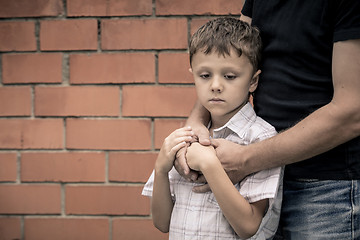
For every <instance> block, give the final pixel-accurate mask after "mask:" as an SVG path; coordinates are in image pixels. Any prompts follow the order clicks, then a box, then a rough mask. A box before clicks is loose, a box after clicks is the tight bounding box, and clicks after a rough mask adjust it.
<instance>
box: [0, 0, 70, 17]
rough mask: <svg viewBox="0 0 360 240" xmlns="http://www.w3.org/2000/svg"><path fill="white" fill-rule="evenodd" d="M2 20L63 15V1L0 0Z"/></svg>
mask: <svg viewBox="0 0 360 240" xmlns="http://www.w3.org/2000/svg"><path fill="white" fill-rule="evenodd" d="M0 5H1V7H0V18H12V17H45V16H58V15H60V14H63V12H64V9H63V4H62V0H31V1H29V0H16V1H8V0H0Z"/></svg>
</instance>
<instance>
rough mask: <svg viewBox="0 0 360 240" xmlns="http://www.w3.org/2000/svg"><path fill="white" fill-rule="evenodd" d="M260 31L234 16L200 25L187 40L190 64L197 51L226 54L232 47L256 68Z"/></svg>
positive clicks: (258, 56) (259, 49) (228, 53)
mask: <svg viewBox="0 0 360 240" xmlns="http://www.w3.org/2000/svg"><path fill="white" fill-rule="evenodd" d="M261 46H262V44H261V38H260V32H259V30H258V29H257V28H256V27H252V26H250V25H249V24H248V23H246V22H244V21H241V20H239V19H236V18H224V17H223V18H216V19H214V20H211V21H209V22H207V23H206V24H204V25H203V26H202V27H200V28H199V29H198V30H197V31H196V32H195V33H194V34H193V35H192V37H191V39H190V42H189V52H190V65H191V63H192V57H193V55H194V54H195V53H196V52H197V51H203V52H204V53H205V54H209V53H211V52H212V51H213V50H214V51H216V52H217V53H219V54H221V55H223V56H226V55H230V50H231V48H234V49H235V50H236V52H237V53H238V54H239V57H240V56H241V55H242V54H244V55H245V56H246V57H248V59H249V60H250V62H251V64H252V65H253V67H254V72H255V71H257V70H258V65H259V61H260V54H261Z"/></svg>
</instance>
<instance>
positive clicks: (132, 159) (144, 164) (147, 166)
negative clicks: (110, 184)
mask: <svg viewBox="0 0 360 240" xmlns="http://www.w3.org/2000/svg"><path fill="white" fill-rule="evenodd" d="M156 157H157V152H146V153H133V152H114V153H110V155H109V180H110V181H114V182H143V183H145V182H146V181H147V179H148V178H149V176H150V174H151V172H152V170H153V168H154V164H155V160H156ZM139 166H141V168H139Z"/></svg>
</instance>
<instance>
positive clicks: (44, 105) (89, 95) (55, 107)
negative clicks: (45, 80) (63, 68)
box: [35, 86, 120, 116]
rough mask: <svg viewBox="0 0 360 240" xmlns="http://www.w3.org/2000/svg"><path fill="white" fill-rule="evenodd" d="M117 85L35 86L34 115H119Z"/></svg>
mask: <svg viewBox="0 0 360 240" xmlns="http://www.w3.org/2000/svg"><path fill="white" fill-rule="evenodd" d="M119 114H120V89H119V87H102V86H101V87H89V86H82V87H36V88H35V115H36V116H119Z"/></svg>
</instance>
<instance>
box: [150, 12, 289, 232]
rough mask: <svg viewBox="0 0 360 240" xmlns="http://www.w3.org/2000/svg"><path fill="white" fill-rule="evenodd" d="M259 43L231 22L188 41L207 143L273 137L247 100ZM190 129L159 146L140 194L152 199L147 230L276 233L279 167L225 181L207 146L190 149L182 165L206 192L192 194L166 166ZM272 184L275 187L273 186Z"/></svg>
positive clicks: (253, 33) (254, 33)
mask: <svg viewBox="0 0 360 240" xmlns="http://www.w3.org/2000/svg"><path fill="white" fill-rule="evenodd" d="M260 48H261V39H260V36H259V32H258V30H257V29H256V28H253V27H251V26H250V25H248V24H247V23H245V22H242V21H240V20H238V19H234V18H218V19H215V20H212V21H210V22H208V23H207V24H205V25H204V26H202V27H201V28H200V29H199V30H198V31H197V32H196V33H195V34H194V35H193V36H192V38H191V41H190V45H189V50H190V65H191V69H190V71H191V72H192V74H193V76H194V80H195V86H196V91H197V96H198V99H199V101H200V103H201V104H202V105H203V106H204V107H205V108H206V109H207V110H208V111H209V112H210V115H211V121H210V123H209V125H208V126H209V130H210V134H211V137H212V138H225V139H227V140H230V141H233V142H235V143H238V144H250V143H253V142H257V141H261V140H263V139H265V138H268V137H271V136H273V135H275V134H276V131H275V129H274V128H273V127H272V126H271V125H269V124H268V123H266V122H265V121H264V120H262V119H261V118H259V117H257V116H256V114H255V112H254V110H253V108H252V106H251V104H250V103H249V102H248V99H249V95H250V94H251V93H253V92H254V91H255V89H256V87H257V84H258V78H259V74H260V70H259V69H258V61H259V55H260ZM192 136H193V133H192V131H191V128H190V127H184V128H180V129H177V130H175V131H174V132H173V133H171V134H170V135H169V136H168V137H167V138H166V139H165V141H164V143H163V146H162V147H161V150H160V153H159V156H158V158H157V160H156V163H155V169H154V171H153V173H152V175H151V177H150V179H149V180H148V182H147V183H146V185H145V187H144V190H143V195H146V196H152V202H151V210H152V217H153V222H154V225H155V226H156V227H157V228H158V229H160V230H161V231H163V232H168V231H169V237H170V239H240V238H242V239H246V238H250V237H252V238H253V239H269V238H271V237H272V236H273V235H274V234H275V231H276V228H277V224H278V220H279V211H280V209H279V208H280V205H281V203H280V202H281V179H282V169H281V168H274V169H269V170H266V171H261V172H258V173H255V174H252V175H250V176H247V177H246V178H245V179H244V180H243V181H241V182H240V183H236V184H235V185H234V184H233V183H232V182H231V181H230V179H229V178H228V176H227V174H226V173H225V171H224V169H223V168H222V165H221V163H220V161H219V160H218V158H217V156H216V152H215V150H214V148H213V147H212V146H202V145H200V144H199V143H192V144H191V146H190V147H188V149H187V154H186V158H187V163H188V165H189V167H190V168H191V169H193V170H196V171H199V172H200V173H201V174H204V176H205V178H206V180H207V182H208V184H209V186H210V188H211V192H209V193H194V192H193V191H192V188H193V187H194V186H195V185H196V183H192V182H188V181H186V180H185V179H184V178H183V177H181V176H180V175H179V174H178V173H177V172H176V170H174V168H173V162H174V159H175V154H176V152H177V151H178V150H179V149H181V148H183V147H185V146H186V145H187V144H189V143H190V142H191V139H192ZM279 186H280V187H279Z"/></svg>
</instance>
